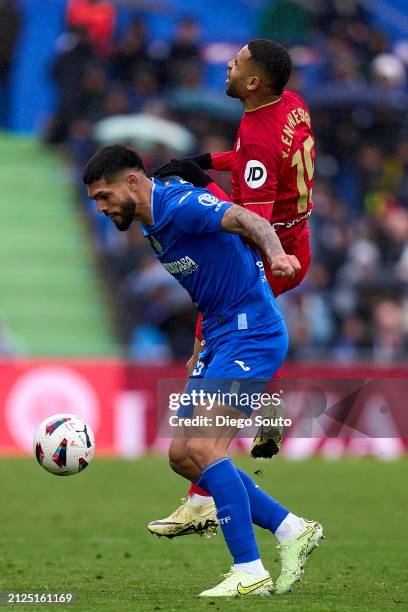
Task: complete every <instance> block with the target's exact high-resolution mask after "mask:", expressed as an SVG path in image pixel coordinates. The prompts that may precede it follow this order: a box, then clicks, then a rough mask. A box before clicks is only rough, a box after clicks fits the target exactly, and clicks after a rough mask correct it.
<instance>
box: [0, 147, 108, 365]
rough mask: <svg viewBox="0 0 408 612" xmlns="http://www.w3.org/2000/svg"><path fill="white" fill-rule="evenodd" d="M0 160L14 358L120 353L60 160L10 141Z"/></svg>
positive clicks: (4, 304)
mask: <svg viewBox="0 0 408 612" xmlns="http://www.w3.org/2000/svg"><path fill="white" fill-rule="evenodd" d="M0 157H1V159H2V163H1V165H0V182H1V185H2V197H3V205H2V222H1V225H0V260H1V262H2V265H1V267H0V295H1V302H0V304H1V306H0V310H1V312H2V314H3V317H4V319H5V321H7V324H8V325H9V326H10V328H11V330H12V337H13V339H14V342H15V352H17V353H22V354H29V355H36V356H40V355H46V356H48V355H59V354H62V355H77V356H78V355H115V354H117V352H118V347H117V345H116V343H115V340H114V337H113V334H112V331H111V322H110V320H109V312H108V308H107V306H106V304H105V303H104V300H103V292H102V287H101V283H100V282H99V281H98V279H97V276H96V274H95V270H94V269H93V258H92V255H91V253H90V250H89V245H88V244H87V239H86V236H85V227H84V224H83V221H82V220H81V218H80V216H79V214H78V212H77V211H75V209H74V205H73V198H72V194H71V189H70V184H69V182H68V180H67V179H68V177H67V175H66V173H65V172H64V169H63V166H61V163H60V160H59V159H58V157H57V155H56V154H55V152H53V151H50V150H47V149H46V148H45V147H44V146H41V145H39V144H38V143H37V142H35V141H34V140H31V139H27V138H16V137H13V136H10V137H7V136H5V135H2V136H1V138H0ZM0 352H1V351H0ZM8 352H13V351H11V350H9V351H8Z"/></svg>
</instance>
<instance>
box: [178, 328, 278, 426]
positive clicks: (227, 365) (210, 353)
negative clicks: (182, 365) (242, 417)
mask: <svg viewBox="0 0 408 612" xmlns="http://www.w3.org/2000/svg"><path fill="white" fill-rule="evenodd" d="M287 350H288V333H287V329H286V325H285V322H284V321H283V320H282V319H281V320H278V321H277V322H275V323H274V324H273V325H271V326H267V327H258V328H256V329H245V330H239V331H234V332H228V333H226V334H223V335H221V336H217V337H216V338H213V339H210V340H208V341H207V342H206V344H205V348H204V350H203V351H201V353H200V354H199V356H198V361H197V363H196V366H195V368H194V370H193V372H192V374H191V376H190V378H189V381H188V384H187V386H186V389H185V393H188V394H191V393H192V392H193V391H196V392H199V391H200V390H203V391H204V392H206V393H217V392H218V391H219V392H221V393H224V394H225V393H235V392H236V391H237V392H239V394H245V395H248V394H252V393H262V391H263V390H264V389H265V387H266V386H267V384H268V382H269V381H270V380H271V378H273V376H274V375H275V374H276V372H277V371H278V370H279V368H280V367H281V365H282V363H283V360H284V359H285V357H286V353H287ZM231 405H233V406H234V407H235V408H238V409H239V410H240V411H242V412H244V413H245V414H247V415H249V414H251V413H252V409H251V408H250V407H249V406H244V405H243V404H242V403H241V402H239V404H238V405H237V403H236V402H235V403H234V402H232V403H231ZM193 412H194V406H187V407H182V408H180V409H179V412H178V415H179V416H186V417H187V416H192V414H193Z"/></svg>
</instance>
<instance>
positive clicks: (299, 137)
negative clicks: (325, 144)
mask: <svg viewBox="0 0 408 612" xmlns="http://www.w3.org/2000/svg"><path fill="white" fill-rule="evenodd" d="M290 73H291V60H290V56H289V54H288V52H287V50H286V49H285V48H284V47H282V46H281V45H279V44H277V43H275V42H273V41H269V40H264V39H258V40H254V41H251V42H250V43H248V44H247V45H245V46H244V47H243V48H242V49H241V50H240V51H239V53H238V54H237V55H236V57H235V58H234V59H233V60H231V61H230V62H229V63H228V78H227V95H229V96H231V97H234V98H239V99H240V100H241V102H242V103H243V106H244V114H243V117H242V120H241V124H240V127H239V130H238V133H237V136H236V139H235V143H234V147H233V149H232V151H228V152H226V153H215V154H214V153H213V154H210V153H208V154H204V155H198V156H196V157H194V158H190V160H181V161H180V162H177V161H174V162H172V163H170V164H168V165H167V166H165V167H164V169H161V170H160V171H159V174H158V176H159V177H162V176H166V175H170V174H174V175H176V174H178V175H180V176H182V178H184V179H187V180H191V182H193V183H194V184H197V183H199V184H201V186H205V187H206V188H207V189H209V190H210V191H212V192H213V193H214V195H217V196H218V197H221V198H223V199H227V198H228V196H227V195H226V194H224V193H221V190H220V188H219V187H218V186H217V185H216V184H215V183H214V182H211V181H212V179H211V178H210V177H209V176H208V175H205V174H204V173H202V172H201V171H200V169H201V170H206V169H214V170H220V171H230V172H231V196H230V198H228V199H231V200H232V201H233V202H235V203H236V204H239V205H241V206H243V207H245V208H247V209H249V210H251V211H253V212H254V213H256V214H258V215H260V216H261V217H263V218H265V219H267V220H268V221H270V222H271V224H272V225H273V226H274V229H275V231H276V232H277V234H278V236H279V239H280V241H281V243H282V246H283V248H284V250H285V252H286V253H287V254H290V255H295V256H296V257H297V258H298V260H299V262H300V264H301V272H300V273H299V274H297V275H296V276H295V277H294V278H292V279H288V278H281V277H276V276H274V275H273V273H272V271H271V270H270V268H269V266H268V263H267V261H266V259H265V258H263V262H264V266H265V273H266V276H267V278H268V281H269V284H270V286H271V289H272V291H273V293H274V295H275V296H278V295H280V294H281V293H283V292H285V291H288V290H290V289H292V288H293V287H296V286H297V285H299V283H300V282H301V281H302V280H303V278H304V277H305V275H306V273H307V271H308V269H309V265H310V242H309V229H308V224H307V220H308V217H309V216H310V214H311V211H312V199H311V196H312V185H313V174H314V138H313V132H312V128H311V121H310V113H309V110H308V108H307V106H306V103H305V102H304V100H303V99H302V98H301V97H300V96H299V95H298V94H297V93H295V92H293V91H290V90H284V87H285V85H286V83H287V82H288V80H289V76H290ZM192 164H193V165H194V166H195V168H194V167H193V165H192ZM197 165H198V166H200V168H198V167H197ZM261 255H262V254H261ZM201 340H202V336H201V317H199V320H198V324H197V330H196V341H195V347H194V354H193V356H192V358H191V360H190V364H191V366H192V367H194V365H195V364H196V361H197V357H198V353H199V351H200V349H201ZM206 498H207V499H206ZM210 500H211V498H210ZM210 500H208V493H207V492H206V491H204V490H203V489H200V487H197V486H196V485H194V484H193V485H192V487H191V489H190V491H189V499H188V501H187V502H186V503H185V504H183V505H182V506H180V508H178V509H177V510H176V511H175V512H174V513H173V514H172V515H170V516H169V517H167V518H165V519H163V520H162V521H152V522H151V523H149V530H150V531H152V532H153V533H156V534H158V535H164V536H167V537H175V536H178V535H186V534H189V533H204V532H206V531H207V532H211V530H214V524H213V519H215V515H214V514H211V510H210V509H211V505H212V504H211V501H210ZM290 520H291V519H289V522H290ZM297 521H298V519H294V520H293V525H291V526H290V534H291V535H290V538H292V537H293V538H294V539H296V538H297V537H298V536H299V532H298V531H297V529H298V530H299V531H301V529H302V526H301V525H300V524H299V523H297ZM284 539H287V538H284ZM295 557H296V555H295ZM286 565H287V564H286ZM281 578H282V581H283V582H284V581H285V577H284V576H281Z"/></svg>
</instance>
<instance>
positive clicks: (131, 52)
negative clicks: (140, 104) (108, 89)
mask: <svg viewBox="0 0 408 612" xmlns="http://www.w3.org/2000/svg"><path fill="white" fill-rule="evenodd" d="M149 63H150V57H149V54H148V49H147V41H146V26H145V24H144V22H143V21H141V20H140V19H136V20H134V21H133V22H132V23H131V25H130V27H129V29H128V30H127V32H126V33H125V35H124V37H123V38H122V39H121V40H120V41H119V43H118V46H117V49H116V53H115V56H114V61H113V70H112V72H113V74H114V75H115V78H116V79H118V80H120V81H125V82H130V81H131V80H132V78H133V77H134V76H135V74H136V73H137V71H138V70H140V68H143V67H145V66H147V65H149Z"/></svg>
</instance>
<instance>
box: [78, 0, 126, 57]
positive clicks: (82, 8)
mask: <svg viewBox="0 0 408 612" xmlns="http://www.w3.org/2000/svg"><path fill="white" fill-rule="evenodd" d="M66 19H67V25H68V27H70V28H85V29H86V31H87V32H88V36H89V42H90V44H91V46H92V48H93V50H94V51H95V53H97V54H98V55H101V56H102V57H104V56H108V55H110V53H111V52H112V45H113V42H112V40H113V34H114V31H115V25H116V7H115V5H114V3H113V2H111V1H110V0H69V2H68V7H67V17H66Z"/></svg>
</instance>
